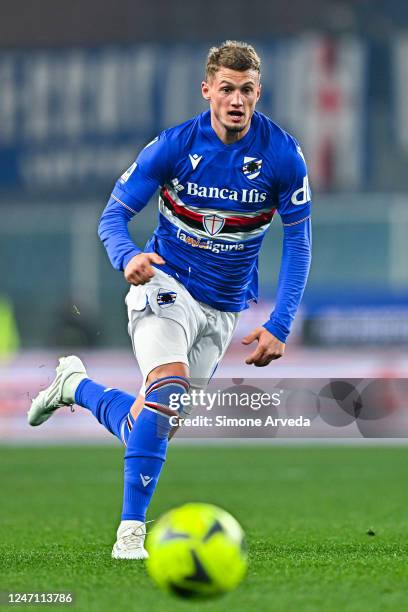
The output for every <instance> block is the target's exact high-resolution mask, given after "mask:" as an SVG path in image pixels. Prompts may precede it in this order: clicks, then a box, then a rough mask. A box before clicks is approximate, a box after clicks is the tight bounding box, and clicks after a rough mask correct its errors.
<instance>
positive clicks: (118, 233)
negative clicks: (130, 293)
mask: <svg viewBox="0 0 408 612" xmlns="http://www.w3.org/2000/svg"><path fill="white" fill-rule="evenodd" d="M166 149H167V147H166V138H165V133H162V134H161V135H160V136H159V137H158V138H155V139H154V140H153V141H152V142H151V143H149V144H148V145H147V146H146V147H145V148H144V149H143V151H142V152H141V153H140V155H139V156H138V158H137V160H136V162H134V163H133V164H132V165H131V166H130V168H129V169H128V170H127V171H126V172H125V173H124V174H123V175H122V176H121V177H120V178H119V179H118V181H117V182H116V184H115V187H114V190H113V192H112V195H111V197H110V199H109V202H108V204H107V206H106V208H105V210H104V211H103V213H102V216H101V218H100V221H99V228H98V234H99V237H100V238H101V240H102V242H103V244H104V246H105V248H106V250H107V253H108V256H109V259H110V261H111V263H112V265H113V267H114V268H115V269H116V270H123V271H125V277H126V280H127V281H128V282H133V283H134V284H140V283H141V282H146V280H148V279H149V278H151V277H152V276H153V270H152V268H151V266H150V262H152V263H158V264H160V263H164V262H163V260H162V259H161V258H160V257H159V256H158V255H155V254H151V253H142V251H141V249H140V248H139V247H138V246H137V245H136V244H134V242H133V240H132V239H131V237H130V234H129V231H128V223H129V221H130V220H131V219H132V218H133V216H134V215H135V214H137V213H138V212H139V211H141V210H142V209H143V208H144V207H145V206H146V204H147V203H148V202H149V200H150V198H151V197H152V195H153V194H154V192H155V191H156V190H157V188H158V186H159V185H160V184H162V183H163V182H164V181H165V178H166V174H167V170H168V168H167V166H168V163H167V151H166ZM135 258H136V259H135Z"/></svg>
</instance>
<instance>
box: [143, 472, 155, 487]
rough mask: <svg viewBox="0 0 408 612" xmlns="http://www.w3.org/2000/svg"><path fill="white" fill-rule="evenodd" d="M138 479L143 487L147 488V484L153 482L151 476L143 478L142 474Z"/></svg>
mask: <svg viewBox="0 0 408 612" xmlns="http://www.w3.org/2000/svg"><path fill="white" fill-rule="evenodd" d="M140 478H141V480H142V484H143V486H144V487H147V485H148V484H149V482H152V480H153V476H143V474H140Z"/></svg>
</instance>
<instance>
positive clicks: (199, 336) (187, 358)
mask: <svg viewBox="0 0 408 612" xmlns="http://www.w3.org/2000/svg"><path fill="white" fill-rule="evenodd" d="M126 305H127V309H128V317H129V325H128V332H129V335H130V337H131V339H132V345H133V351H134V354H135V357H136V359H137V361H138V364H139V367H140V370H141V372H142V375H143V381H145V380H146V378H147V376H148V374H149V373H150V372H151V371H152V370H153V369H154V368H156V367H157V366H160V365H164V364H166V363H174V362H182V363H185V364H186V365H187V366H188V367H189V372H190V378H191V379H193V380H194V381H196V382H194V383H193V384H194V386H199V387H204V386H205V385H206V384H207V383H208V381H209V380H210V378H211V376H212V375H213V373H214V371H215V369H216V367H217V365H218V363H219V361H220V360H221V359H222V357H223V356H224V353H225V351H226V350H227V348H228V345H229V343H230V341H231V338H232V335H233V333H234V330H235V327H236V325H237V322H238V317H239V314H240V313H239V312H223V311H221V310H217V309H216V308H213V307H212V306H208V304H204V303H202V302H198V301H197V300H195V299H194V298H193V297H192V295H191V294H190V293H189V292H188V291H187V289H186V288H185V287H184V286H183V285H182V284H181V283H179V282H178V281H177V280H176V279H175V278H173V277H172V276H169V275H168V274H165V273H164V272H162V271H161V270H157V269H155V276H154V277H153V278H152V279H151V280H150V282H148V283H146V284H145V285H137V286H134V285H132V286H131V288H130V290H129V293H128V294H127V296H126Z"/></svg>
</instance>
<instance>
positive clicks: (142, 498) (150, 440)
mask: <svg viewBox="0 0 408 612" xmlns="http://www.w3.org/2000/svg"><path fill="white" fill-rule="evenodd" d="M188 390H189V383H188V381H187V379H186V378H183V377H181V376H168V377H165V378H159V379H158V380H156V381H154V382H153V383H152V384H151V385H150V386H149V387H148V388H147V389H146V397H145V405H144V408H143V409H142V411H141V412H140V414H139V415H138V417H137V419H136V421H135V422H134V424H133V427H132V429H131V431H130V434H129V438H128V440H127V447H126V452H125V479H124V480H125V482H124V494H123V509H122V520H137V521H145V520H146V512H147V508H148V506H149V503H150V500H151V498H152V495H153V493H154V490H155V488H156V485H157V482H158V480H159V476H160V472H161V469H162V467H163V465H164V462H165V460H166V451H167V445H168V436H169V433H170V430H171V428H172V425H171V423H170V422H169V418H170V416H171V415H177V412H176V411H174V410H170V408H169V404H170V396H171V395H172V394H173V393H176V394H178V395H180V394H184V393H187V392H188Z"/></svg>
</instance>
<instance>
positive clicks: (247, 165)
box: [242, 157, 262, 180]
mask: <svg viewBox="0 0 408 612" xmlns="http://www.w3.org/2000/svg"><path fill="white" fill-rule="evenodd" d="M261 168H262V159H257V158H256V157H244V165H243V166H242V172H243V173H244V174H245V176H246V177H247V178H248V179H250V180H252V179H255V178H256V177H257V176H259V175H260V173H261Z"/></svg>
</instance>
